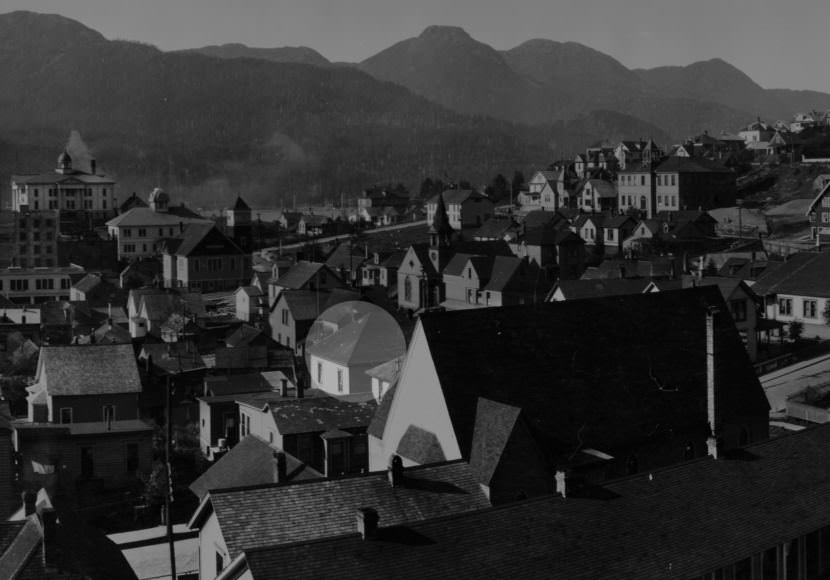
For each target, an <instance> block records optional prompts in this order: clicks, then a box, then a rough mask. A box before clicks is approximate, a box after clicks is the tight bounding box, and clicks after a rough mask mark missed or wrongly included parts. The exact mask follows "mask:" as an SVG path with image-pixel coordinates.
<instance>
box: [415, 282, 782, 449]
mask: <svg viewBox="0 0 830 580" xmlns="http://www.w3.org/2000/svg"><path fill="white" fill-rule="evenodd" d="M709 305H711V306H713V307H716V308H719V309H720V311H721V312H728V310H727V307H726V304H725V303H724V301H723V298H722V297H721V295H720V292H719V291H718V289H717V288H715V287H706V288H693V289H687V290H675V291H666V292H658V293H653V294H638V295H634V296H615V297H610V298H596V299H593V300H576V301H567V302H559V303H545V304H538V305H534V306H515V307H503V308H491V309H480V310H468V311H454V312H442V313H425V314H423V315H422V316H421V319H420V324H421V325H422V328H423V333H424V335H425V338H426V343H427V345H428V348H429V351H430V353H431V356H432V360H433V361H434V364H435V370H436V373H437V376H438V380H439V383H440V387H441V390H442V392H443V396H444V400H445V402H446V405H447V409H448V411H449V415H450V420H451V421H452V424H453V428H454V431H455V435H456V439H457V441H458V444H459V447H460V450H461V454H462V456H463V457H469V453H470V448H471V445H472V439H473V429H474V423H475V416H476V406H477V402H478V399H479V397H484V398H487V399H490V400H493V401H496V402H499V403H503V404H507V405H512V406H516V407H519V408H521V409H522V410H523V412H525V413H526V415H527V418H528V421H529V423H530V424H532V425H533V430H534V434H535V436H536V438H537V439H538V441H539V442H540V445H541V447H542V448H545V449H547V450H548V451H549V452H556V451H557V450H560V451H561V450H563V449H565V450H567V449H571V450H572V449H574V448H575V447H576V446H578V445H581V446H584V447H590V448H594V449H600V450H603V451H606V452H607V453H612V454H613V453H615V452H616V450H617V449H620V448H621V446H622V447H625V446H626V445H630V446H635V445H637V444H639V443H640V442H642V441H644V440H645V439H647V438H648V437H651V436H652V435H653V434H654V433H655V432H657V431H661V430H670V431H674V432H677V433H679V432H683V431H686V432H688V433H690V434H691V433H698V432H699V431H700V430H702V431H703V432H705V431H706V429H707V417H706V408H705V404H703V402H705V400H706V357H705V351H706V340H705V323H706V312H707V308H708V306H709ZM715 320H716V322H715V327H716V337H715V349H716V352H715V367H716V368H715V380H716V384H717V385H720V388H718V390H717V404H718V408H719V409H720V412H719V413H720V414H719V416H720V418H721V420H722V421H723V422H724V423H728V422H729V421H730V420H732V421H735V422H739V419H742V418H744V417H747V416H751V417H758V416H761V417H765V416H766V414H767V412H768V409H769V406H768V404H767V401H766V397H765V396H764V393H763V390H762V389H761V387H760V384H759V383H758V379H757V377H756V375H755V372H754V370H753V369H752V366H751V364H750V361H749V359H748V358H747V354H746V351H745V349H744V347H743V344H742V342H741V340H740V337H739V336H738V334H737V331H736V330H735V326H734V324H733V322H732V320H731V318H730V317H729V316H728V315H722V316H716V317H715ZM681 350H682V353H683V355H682V356H678V352H679V351H681ZM528 361H532V364H530V363H529V362H528ZM406 379H407V377H406V374H404V376H402V378H401V381H400V382H399V391H400V389H401V388H404V387H405V381H406Z"/></svg>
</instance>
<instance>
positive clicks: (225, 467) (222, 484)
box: [190, 435, 323, 499]
mask: <svg viewBox="0 0 830 580" xmlns="http://www.w3.org/2000/svg"><path fill="white" fill-rule="evenodd" d="M277 451H278V449H277V448H275V447H272V446H271V445H269V444H268V443H266V442H265V441H263V440H262V439H260V438H259V437H256V436H255V435H248V436H247V437H244V438H243V439H242V440H241V441H240V442H239V443H237V444H236V445H235V446H234V447H233V449H231V450H230V451H228V452H227V453H226V454H225V455H224V456H222V458H221V459H220V460H219V461H217V462H216V463H214V464H213V465H211V466H210V468H208V470H207V471H205V472H204V473H203V474H202V475H200V476H199V477H198V478H197V479H196V481H194V482H193V483H191V484H190V491H192V492H193V493H194V494H195V495H196V497H198V498H199V499H202V498H203V497H205V495H206V494H207V493H208V492H209V491H211V490H213V489H226V488H229V487H240V486H243V485H263V484H268V483H285V482H277V481H274V453H275V452H277ZM285 463H286V472H287V473H286V475H287V477H288V481H294V480H297V481H300V480H304V479H319V478H321V477H323V474H322V473H320V472H318V471H316V470H315V469H313V468H311V467H309V466H307V465H306V464H304V463H303V462H302V461H300V460H299V459H297V458H296V457H294V456H293V455H291V454H290V453H286V454H285Z"/></svg>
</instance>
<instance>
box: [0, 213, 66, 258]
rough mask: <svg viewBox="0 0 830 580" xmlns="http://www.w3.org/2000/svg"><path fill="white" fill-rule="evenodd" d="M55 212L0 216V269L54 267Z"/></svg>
mask: <svg viewBox="0 0 830 580" xmlns="http://www.w3.org/2000/svg"><path fill="white" fill-rule="evenodd" d="M58 231H59V221H58V212H57V211H54V210H39V211H26V212H13V211H4V212H0V267H7V266H19V267H21V268H30V267H35V268H37V267H41V266H46V267H52V266H56V265H58V264H59V263H60V262H59V256H58Z"/></svg>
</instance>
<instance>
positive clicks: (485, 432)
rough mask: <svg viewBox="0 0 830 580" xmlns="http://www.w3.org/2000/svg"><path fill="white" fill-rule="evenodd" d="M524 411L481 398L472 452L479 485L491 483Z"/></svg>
mask: <svg viewBox="0 0 830 580" xmlns="http://www.w3.org/2000/svg"><path fill="white" fill-rule="evenodd" d="M521 412H522V410H521V409H520V408H519V407H514V406H512V405H505V404H503V403H497V402H496V401H491V400H489V399H484V398H479V400H478V406H477V409H476V422H475V429H474V431H473V447H472V449H470V467H471V468H472V470H473V473H474V474H475V476H476V481H478V482H479V483H482V484H485V485H488V484H489V483H490V481H491V480H492V478H493V475H494V474H495V471H496V468H497V467H498V464H499V461H500V460H501V457H502V454H503V453H504V449H505V447H506V445H507V441H508V440H509V439H510V435H511V433H512V432H513V428H514V426H515V424H516V421H517V420H518V419H519V415H520V414H521Z"/></svg>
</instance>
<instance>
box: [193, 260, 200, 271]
mask: <svg viewBox="0 0 830 580" xmlns="http://www.w3.org/2000/svg"><path fill="white" fill-rule="evenodd" d="M193 271H194V272H198V271H199V258H194V259H193Z"/></svg>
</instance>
